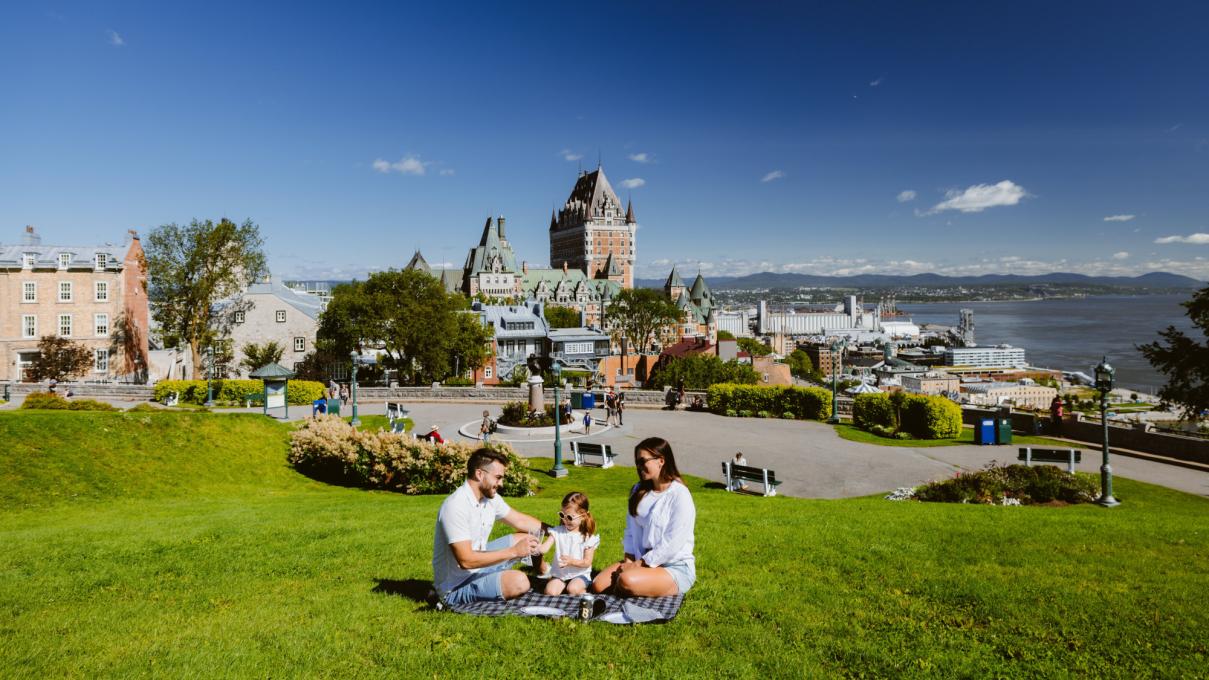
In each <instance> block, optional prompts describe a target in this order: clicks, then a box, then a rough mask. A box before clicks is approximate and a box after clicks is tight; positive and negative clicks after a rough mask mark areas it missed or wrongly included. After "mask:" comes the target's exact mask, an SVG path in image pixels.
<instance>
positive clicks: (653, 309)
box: [605, 288, 680, 352]
mask: <svg viewBox="0 0 1209 680" xmlns="http://www.w3.org/2000/svg"><path fill="white" fill-rule="evenodd" d="M605 314H606V318H607V323H608V325H609V329H610V331H611V332H612V333H613V335H614V340H616V341H618V342H620V341H621V340H622V339H625V341H626V342H628V343H629V346H630V348H631V349H634V350H636V351H638V352H644V351H647V350H649V349H650V347H651V343H652V342H653V341H654V340H657V339H658V338H659V335H660V332H659V331H660V330H661V329H663V328H664V327H666V326H669V325H671V324H674V323H676V322H677V321H679V320H680V309H679V308H678V307H676V305H675V304H673V303H672V302H671V301H670V300H668V299H667V298H666V297H664V296H663V293H661V292H659V291H656V290H652V289H650V288H627V289H625V290H622V291H620V292H619V293H617V296H616V297H614V298H613V302H612V304H610V305H609V306H608V308H607V310H606V312H605Z"/></svg>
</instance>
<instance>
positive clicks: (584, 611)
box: [579, 593, 596, 621]
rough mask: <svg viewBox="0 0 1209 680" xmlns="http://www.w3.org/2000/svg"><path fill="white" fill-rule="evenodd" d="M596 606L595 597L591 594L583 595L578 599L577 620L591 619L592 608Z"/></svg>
mask: <svg viewBox="0 0 1209 680" xmlns="http://www.w3.org/2000/svg"><path fill="white" fill-rule="evenodd" d="M595 604H596V596H595V595H593V594H591V593H584V596H583V597H581V598H580V599H579V620H580V621H588V620H590V619H591V618H592V607H593V606H594V605H595Z"/></svg>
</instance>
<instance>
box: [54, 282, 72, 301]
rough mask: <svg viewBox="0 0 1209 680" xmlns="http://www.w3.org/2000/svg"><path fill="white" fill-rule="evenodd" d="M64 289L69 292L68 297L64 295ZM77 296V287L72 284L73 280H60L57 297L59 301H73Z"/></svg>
mask: <svg viewBox="0 0 1209 680" xmlns="http://www.w3.org/2000/svg"><path fill="white" fill-rule="evenodd" d="M64 286H66V288H64ZM64 291H66V292H67V297H63V293H64ZM75 297H76V287H75V286H73V285H71V281H60V282H59V295H58V297H57V299H58V301H59V302H72V301H74V300H75Z"/></svg>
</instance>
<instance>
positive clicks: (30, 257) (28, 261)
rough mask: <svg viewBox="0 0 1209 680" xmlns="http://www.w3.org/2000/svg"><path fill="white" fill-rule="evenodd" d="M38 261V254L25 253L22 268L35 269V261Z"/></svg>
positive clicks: (22, 256) (22, 258) (22, 257)
mask: <svg viewBox="0 0 1209 680" xmlns="http://www.w3.org/2000/svg"><path fill="white" fill-rule="evenodd" d="M37 259H38V254H37V253H23V254H22V255H21V266H22V267H24V268H25V269H33V268H34V261H35V260H37Z"/></svg>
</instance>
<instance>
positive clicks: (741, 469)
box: [722, 460, 781, 496]
mask: <svg viewBox="0 0 1209 680" xmlns="http://www.w3.org/2000/svg"><path fill="white" fill-rule="evenodd" d="M722 474H724V475H726V489H727V490H728V491H733V490H734V489H735V488H736V487H737V486H738V485H737V484H736V483H735V482H737V481H746V482H758V483H760V484H763V485H764V495H765V496H775V495H777V487H778V486H780V485H781V482H779V481H777V475H776V473H775V472H773V471H772V470H769V469H768V468H758V467H752V466H750V465H735V464H734V462H732V461H729V460H724V461H722Z"/></svg>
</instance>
